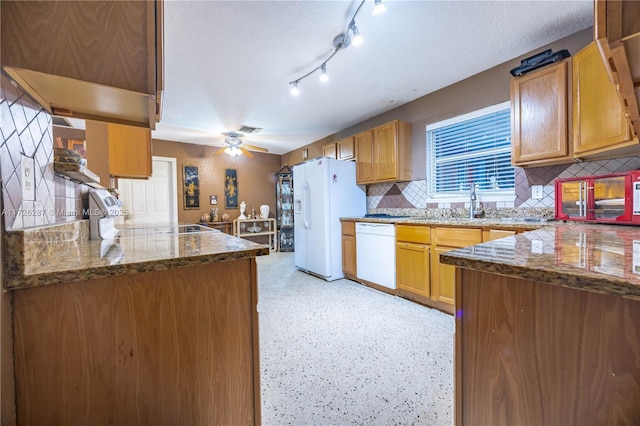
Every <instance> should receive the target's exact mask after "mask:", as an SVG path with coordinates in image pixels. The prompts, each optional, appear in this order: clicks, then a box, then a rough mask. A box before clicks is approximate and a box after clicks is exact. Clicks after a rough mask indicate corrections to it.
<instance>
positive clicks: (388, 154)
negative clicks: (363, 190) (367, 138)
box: [373, 122, 398, 181]
mask: <svg viewBox="0 0 640 426" xmlns="http://www.w3.org/2000/svg"><path fill="white" fill-rule="evenodd" d="M396 123H397V122H392V123H387V124H384V125H382V126H378V127H376V128H375V129H373V140H374V146H375V151H374V152H375V154H374V166H373V167H374V174H375V178H376V180H378V181H382V180H389V179H396V178H397V176H398V170H397V168H398V139H397V138H398V132H397V130H396V129H397V126H396Z"/></svg>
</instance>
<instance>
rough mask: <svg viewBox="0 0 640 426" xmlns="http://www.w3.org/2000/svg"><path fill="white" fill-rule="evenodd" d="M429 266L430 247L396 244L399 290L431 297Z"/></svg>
mask: <svg viewBox="0 0 640 426" xmlns="http://www.w3.org/2000/svg"><path fill="white" fill-rule="evenodd" d="M429 266H430V259H429V246H426V245H423V244H414V243H405V242H398V243H396V285H397V286H398V288H399V289H402V290H406V291H408V292H410V293H414V294H417V295H420V296H425V297H429V296H430V294H431V291H430V287H431V285H430V281H431V280H430V279H429V272H430V267H429Z"/></svg>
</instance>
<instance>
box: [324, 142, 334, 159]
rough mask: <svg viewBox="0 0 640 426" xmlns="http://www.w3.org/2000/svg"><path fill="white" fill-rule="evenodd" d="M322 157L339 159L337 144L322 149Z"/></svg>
mask: <svg viewBox="0 0 640 426" xmlns="http://www.w3.org/2000/svg"><path fill="white" fill-rule="evenodd" d="M322 156H323V157H329V158H337V151H336V143H335V142H333V143H330V144H327V145H325V146H323V147H322Z"/></svg>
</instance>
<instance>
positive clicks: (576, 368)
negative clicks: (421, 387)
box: [441, 223, 640, 426]
mask: <svg viewBox="0 0 640 426" xmlns="http://www.w3.org/2000/svg"><path fill="white" fill-rule="evenodd" d="M441 261H442V262H443V263H447V264H450V265H455V266H456V267H457V269H456V284H457V285H456V342H455V347H456V350H455V365H456V366H455V373H456V378H455V389H456V390H455V406H456V408H455V410H456V413H455V416H456V425H458V426H460V425H476V424H487V425H488V424H491V425H510V424H511V425H513V424H548V425H552V424H557V425H565V424H639V423H640V228H637V227H628V226H614V225H592V224H576V223H572V224H562V223H558V224H556V225H554V226H548V227H544V228H541V229H538V230H535V231H530V232H527V233H523V234H518V235H514V236H511V237H507V238H502V239H498V240H494V241H490V242H487V243H483V244H479V245H475V246H470V247H466V248H462V249H457V250H453V251H449V252H446V253H443V254H441Z"/></svg>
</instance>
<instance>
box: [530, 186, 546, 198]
mask: <svg viewBox="0 0 640 426" xmlns="http://www.w3.org/2000/svg"><path fill="white" fill-rule="evenodd" d="M531 198H532V199H534V200H542V199H543V198H544V190H543V188H542V185H531Z"/></svg>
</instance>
